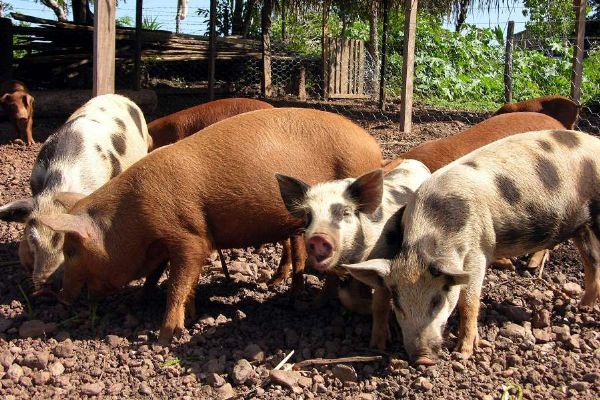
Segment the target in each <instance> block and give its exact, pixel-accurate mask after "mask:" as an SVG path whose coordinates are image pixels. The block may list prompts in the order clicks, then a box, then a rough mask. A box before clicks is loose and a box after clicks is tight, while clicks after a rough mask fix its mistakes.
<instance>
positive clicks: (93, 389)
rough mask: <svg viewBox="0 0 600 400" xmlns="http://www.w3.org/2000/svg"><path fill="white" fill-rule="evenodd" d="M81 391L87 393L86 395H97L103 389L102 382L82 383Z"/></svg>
mask: <svg viewBox="0 0 600 400" xmlns="http://www.w3.org/2000/svg"><path fill="white" fill-rule="evenodd" d="M80 390H81V393H83V394H87V395H88V396H98V395H99V394H100V393H102V390H104V384H103V383H102V382H97V383H87V384H85V385H82V386H81V388H80Z"/></svg>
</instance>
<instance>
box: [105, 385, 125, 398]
mask: <svg viewBox="0 0 600 400" xmlns="http://www.w3.org/2000/svg"><path fill="white" fill-rule="evenodd" d="M123 386H124V385H123V384H122V383H120V382H119V383H115V384H112V385H110V387H109V388H108V389H106V391H107V392H108V394H112V395H115V394H119V393H121V391H122V390H123Z"/></svg>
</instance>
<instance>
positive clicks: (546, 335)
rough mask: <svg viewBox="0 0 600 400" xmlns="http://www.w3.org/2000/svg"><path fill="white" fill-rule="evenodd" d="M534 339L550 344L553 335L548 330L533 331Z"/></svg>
mask: <svg viewBox="0 0 600 400" xmlns="http://www.w3.org/2000/svg"><path fill="white" fill-rule="evenodd" d="M533 337H534V338H535V340H536V342H539V343H548V342H551V341H552V334H551V333H550V332H549V331H548V330H547V329H535V328H534V329H533Z"/></svg>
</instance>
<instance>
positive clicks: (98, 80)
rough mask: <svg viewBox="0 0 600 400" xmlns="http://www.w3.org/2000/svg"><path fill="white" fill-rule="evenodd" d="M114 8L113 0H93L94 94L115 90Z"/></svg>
mask: <svg viewBox="0 0 600 400" xmlns="http://www.w3.org/2000/svg"><path fill="white" fill-rule="evenodd" d="M115 10H116V8H115V0H96V1H95V2H94V88H93V90H92V93H93V95H94V96H99V95H101V94H106V93H114V92H115V33H116V26H115Z"/></svg>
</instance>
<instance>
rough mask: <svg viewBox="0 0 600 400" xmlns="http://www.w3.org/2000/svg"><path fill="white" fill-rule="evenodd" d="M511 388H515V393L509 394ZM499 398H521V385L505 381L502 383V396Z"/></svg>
mask: <svg viewBox="0 0 600 400" xmlns="http://www.w3.org/2000/svg"><path fill="white" fill-rule="evenodd" d="M511 390H515V391H516V392H517V394H516V395H513V394H511ZM500 400H523V387H522V386H521V385H519V384H518V383H512V382H508V383H505V384H504V385H502V397H500Z"/></svg>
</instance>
